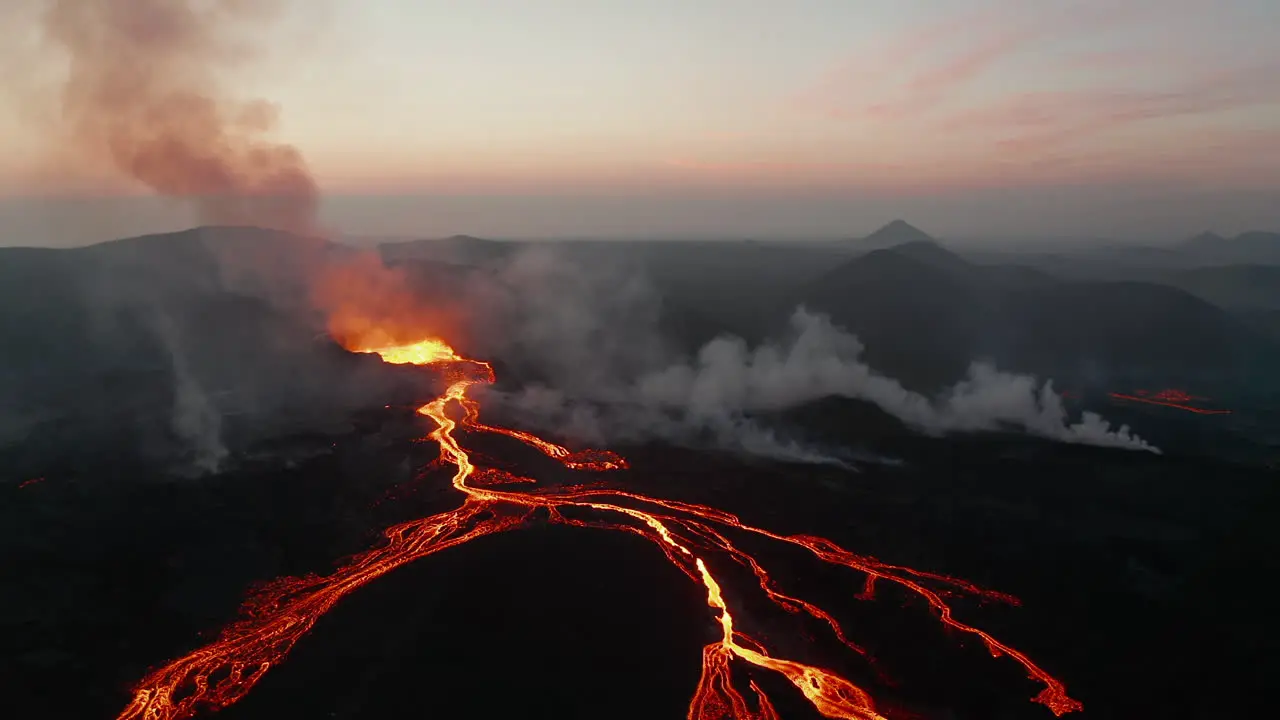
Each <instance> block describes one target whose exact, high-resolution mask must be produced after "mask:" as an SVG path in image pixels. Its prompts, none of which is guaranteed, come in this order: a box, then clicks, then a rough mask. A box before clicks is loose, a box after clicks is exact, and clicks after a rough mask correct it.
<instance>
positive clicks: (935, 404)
mask: <svg viewBox="0 0 1280 720" xmlns="http://www.w3.org/2000/svg"><path fill="white" fill-rule="evenodd" d="M587 264H589V265H590V267H589V270H587V269H586V268H584V267H583V266H584V265H587ZM640 277H642V275H641V274H640V273H638V272H636V269H635V268H628V267H623V266H621V265H619V264H618V263H617V262H616V261H612V262H611V261H610V260H609V258H608V257H607V256H602V257H599V258H595V257H593V258H592V259H591V260H590V261H588V262H585V263H584V262H581V261H580V262H572V261H570V259H568V258H566V257H564V256H563V254H562V253H555V252H553V251H551V250H548V249H545V248H544V249H537V250H534V251H531V252H526V253H520V254H518V255H516V256H515V258H514V259H512V260H511V261H510V262H508V263H507V264H505V265H503V266H502V267H501V268H500V269H499V270H497V271H496V274H495V277H494V278H492V280H493V282H489V283H482V284H481V286H482V287H484V288H485V289H484V291H483V297H482V298H479V303H480V304H481V305H487V307H488V313H487V314H490V316H491V317H495V316H496V317H500V318H501V320H500V321H499V322H497V323H496V327H501V328H502V329H503V330H502V331H501V332H500V333H496V334H495V336H494V337H491V338H488V339H487V342H483V343H482V344H484V345H487V346H488V347H485V348H484V349H483V350H484V351H485V352H487V353H489V356H492V357H519V358H522V359H523V362H524V363H525V365H526V366H527V367H526V368H525V369H526V370H528V369H532V373H526V374H532V375H533V376H535V377H536V378H537V379H536V380H534V381H532V382H530V383H528V384H526V385H525V386H524V387H522V388H520V389H518V390H514V391H513V390H507V391H493V394H495V395H496V396H497V398H498V399H499V400H500V401H501V402H502V404H503V406H504V408H505V409H507V410H508V411H509V412H512V413H513V414H516V415H518V416H519V417H520V420H521V421H522V422H527V423H531V424H534V425H537V426H541V427H543V428H547V429H553V430H555V431H558V432H560V433H563V434H566V435H569V436H572V437H576V438H580V439H582V440H584V441H589V442H610V441H613V442H617V441H634V440H643V439H663V440H667V441H675V442H691V441H703V442H711V443H713V444H716V445H719V446H722V447H730V448H737V449H741V450H745V451H747V452H751V453H754V454H762V455H768V456H774V457H780V458H785V459H791V460H800V461H812V462H817V461H823V460H825V459H828V456H827V455H826V454H824V453H822V452H819V451H816V450H813V449H810V448H807V447H805V446H804V445H802V444H798V443H795V442H788V441H784V440H783V439H781V438H779V437H778V436H777V435H776V434H775V433H773V432H772V431H770V430H768V429H766V428H764V427H762V426H761V425H759V424H758V423H757V422H755V421H753V420H752V415H753V414H755V415H758V414H762V413H768V412H771V411H781V410H786V409H789V408H793V407H797V406H800V405H803V404H805V403H808V402H812V401H815V400H819V399H821V398H826V397H832V396H835V397H843V398H852V399H858V400H864V401H867V402H870V403H873V404H875V405H876V406H878V407H880V408H881V409H883V410H884V411H885V412H887V413H889V414H891V415H893V416H894V417H896V418H898V419H900V420H901V421H902V422H903V423H905V424H907V425H909V426H911V427H913V428H916V429H917V430H919V431H921V432H925V433H929V434H943V433H947V432H975V431H989V430H1010V429H1018V430H1022V431H1025V432H1027V433H1030V434H1032V435H1036V436H1039V437H1044V438H1048V439H1052V440H1058V441H1062V442H1070V443H1082V444H1089V445H1100V446H1107V447H1116V448H1127V449H1134V450H1146V451H1151V452H1159V451H1158V450H1157V449H1156V448H1154V447H1152V446H1151V445H1149V444H1148V443H1147V442H1145V441H1144V440H1142V439H1141V438H1140V437H1138V436H1136V435H1134V434H1133V433H1132V432H1131V431H1130V430H1129V428H1128V427H1126V426H1121V427H1119V428H1112V426H1111V425H1110V424H1109V423H1108V422H1107V421H1105V420H1104V419H1103V418H1101V417H1100V416H1098V415H1096V414H1094V413H1088V412H1086V413H1084V414H1083V416H1082V417H1081V418H1080V419H1079V420H1078V421H1074V422H1073V421H1072V420H1071V418H1070V417H1069V415H1068V413H1067V410H1066V408H1065V407H1064V406H1063V403H1062V400H1061V398H1060V397H1059V396H1058V394H1057V393H1055V392H1054V390H1053V385H1052V382H1043V383H1041V382H1039V381H1038V380H1037V379H1036V378H1033V377H1031V376H1027V375H1017V374H1011V373H1006V372H1001V371H999V370H997V369H996V368H994V367H992V366H991V365H988V364H983V363H975V364H974V365H973V366H972V367H971V368H970V369H969V373H968V376H967V377H966V378H965V379H964V380H963V381H961V382H959V383H958V384H956V385H955V386H954V387H952V388H950V389H948V390H947V391H946V392H944V393H942V394H941V395H939V396H938V397H935V398H929V397H926V396H924V395H921V394H919V393H916V392H913V391H911V390H908V389H906V388H904V387H903V386H902V384H901V383H899V382H898V381H897V380H894V379H893V378H890V377H886V376H884V375H881V374H878V373H877V372H875V371H874V370H873V369H871V367H870V366H868V365H867V364H866V363H864V362H863V361H862V360H861V356H862V351H863V346H862V343H861V342H860V341H859V340H858V338H857V337H855V336H854V335H852V334H851V333H849V332H847V331H845V330H843V329H841V328H839V327H836V326H834V325H833V324H832V323H831V322H830V321H829V320H828V319H827V318H826V317H825V316H822V315H817V314H814V313H810V312H808V311H806V310H805V309H804V308H798V309H796V311H795V312H794V314H793V315H792V317H791V321H790V327H789V332H788V334H787V336H786V337H785V338H782V339H781V340H779V341H776V342H766V343H763V344H761V345H759V346H757V347H749V346H748V344H747V343H746V342H745V341H744V340H742V339H740V338H737V337H726V336H722V337H718V338H716V339H714V340H711V341H710V342H708V343H706V344H705V345H704V346H703V347H702V348H701V349H700V350H699V351H698V352H697V353H696V354H695V356H694V357H692V358H689V357H679V356H678V355H677V354H676V353H674V352H672V351H671V349H670V348H669V347H667V345H666V344H665V343H664V341H663V340H662V337H663V332H662V328H660V327H659V324H660V319H659V318H660V316H661V313H660V312H659V311H660V308H661V302H660V300H659V298H658V297H657V296H656V294H655V293H653V292H652V290H651V289H649V287H648V286H647V285H646V284H645V283H644V282H642V281H641V280H638V279H637V278H640ZM857 440H858V439H857V438H856V437H855V438H850V441H851V443H854V442H857Z"/></svg>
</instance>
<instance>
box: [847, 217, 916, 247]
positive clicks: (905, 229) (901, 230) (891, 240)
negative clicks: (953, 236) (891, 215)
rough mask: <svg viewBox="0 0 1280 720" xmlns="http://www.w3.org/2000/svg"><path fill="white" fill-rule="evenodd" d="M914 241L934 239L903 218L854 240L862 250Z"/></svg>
mask: <svg viewBox="0 0 1280 720" xmlns="http://www.w3.org/2000/svg"><path fill="white" fill-rule="evenodd" d="M916 242H928V243H932V242H934V239H933V238H932V237H930V236H929V234H928V233H926V232H924V231H923V230H920V229H919V228H916V227H914V226H913V225H911V224H909V223H907V222H906V221H905V220H894V221H893V222H891V223H889V224H888V225H885V226H884V227H882V228H880V229H879V230H876V231H875V232H873V233H871V234H870V235H868V236H866V237H864V238H862V239H861V240H856V241H855V243H856V244H857V245H858V247H859V248H861V249H864V250H881V249H885V248H891V247H894V246H896V245H905V244H907V243H916Z"/></svg>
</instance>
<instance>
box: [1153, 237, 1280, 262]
mask: <svg viewBox="0 0 1280 720" xmlns="http://www.w3.org/2000/svg"><path fill="white" fill-rule="evenodd" d="M1178 249H1179V250H1181V251H1182V252H1184V253H1186V254H1188V255H1190V256H1192V257H1193V258H1194V259H1195V260H1197V261H1198V262H1201V263H1213V264H1268V265H1280V233H1274V232H1263V231H1257V230H1255V231H1250V232H1244V233H1240V234H1239V235H1236V236H1235V237H1233V238H1229V239H1228V238H1224V237H1222V236H1221V235H1217V234H1215V233H1212V232H1204V233H1200V234H1199V235H1196V236H1195V237H1193V238H1191V239H1189V240H1187V241H1185V242H1183V243H1182V244H1181V245H1179V246H1178Z"/></svg>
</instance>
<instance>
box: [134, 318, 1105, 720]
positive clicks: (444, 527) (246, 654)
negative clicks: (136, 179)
mask: <svg viewBox="0 0 1280 720" xmlns="http://www.w3.org/2000/svg"><path fill="white" fill-rule="evenodd" d="M358 349H359V350H361V351H363V352H374V353H377V354H379V355H381V356H382V358H383V359H384V360H385V361H387V362H390V363H398V364H405V363H410V364H415V365H432V366H434V367H436V368H438V369H440V370H442V371H443V372H444V373H445V374H446V376H447V378H448V380H449V384H448V388H447V390H446V391H445V392H444V394H443V395H441V396H440V397H438V398H436V399H435V400H434V401H432V402H430V403H428V404H427V405H424V406H422V407H421V408H419V410H418V412H419V413H420V414H422V415H425V416H427V417H429V418H431V419H432V420H434V421H435V429H434V430H432V432H431V433H430V436H429V437H430V439H431V440H434V441H435V442H436V443H437V444H438V445H439V447H440V452H441V457H442V459H444V460H446V461H448V462H449V463H452V464H453V465H454V466H455V468H456V470H455V472H454V474H453V481H452V484H453V487H454V489H456V490H457V492H458V493H459V495H460V497H461V500H462V503H461V505H460V506H459V507H457V508H456V509H454V510H450V511H448V512H444V513H440V514H438V515H433V516H431V517H427V518H422V519H419V520H414V521H411V522H406V523H402V524H400V525H396V526H394V527H391V528H388V529H387V530H386V531H385V532H384V535H385V539H386V542H385V543H383V544H381V545H379V546H378V547H376V548H374V549H372V550H369V551H367V552H365V553H363V554H361V555H358V556H356V557H354V558H353V559H351V560H350V561H349V562H347V563H346V564H345V565H343V566H341V567H340V568H338V569H337V570H336V571H334V572H333V573H332V574H330V575H327V576H324V577H316V576H310V577H302V578H281V579H277V580H275V581H273V582H271V583H269V584H267V585H266V586H264V587H263V588H262V589H261V590H259V591H258V592H257V593H256V594H254V595H253V596H252V597H250V598H249V599H248V600H247V601H246V602H245V604H244V606H243V608H242V612H241V617H240V619H238V620H237V621H235V622H234V623H232V624H231V625H229V626H227V627H226V628H224V629H223V630H222V632H221V633H220V635H219V636H218V638H217V639H216V640H215V641H214V642H212V643H210V644H208V645H206V646H204V647H201V648H198V649H196V650H193V651H192V652H190V653H188V654H187V655H184V656H182V657H179V658H177V659H175V660H173V661H171V662H169V663H168V664H166V665H163V666H161V667H158V668H156V669H154V670H152V671H151V672H150V673H149V674H147V675H146V676H145V677H144V678H142V680H141V681H139V682H138V684H137V685H136V687H135V688H134V690H133V697H132V700H131V702H130V703H129V704H128V706H127V707H125V708H124V710H123V711H122V712H121V713H120V715H119V718H120V720H176V719H178V718H187V717H192V716H193V715H195V714H197V713H199V712H204V711H211V710H216V709H218V708H222V707H226V706H227V705H230V704H232V703H234V702H236V701H237V700H239V699H241V698H242V697H244V696H245V695H246V694H247V693H248V692H249V691H250V690H251V689H252V688H253V686H254V685H255V684H256V683H257V682H258V680H260V679H261V678H262V677H263V675H264V674H265V673H267V672H268V671H269V670H270V669H271V668H272V666H274V665H277V664H279V663H280V662H282V661H283V660H284V658H285V657H286V656H287V655H288V653H289V651H290V650H291V649H292V647H293V646H294V644H295V643H296V642H297V641H298V639H299V638H301V637H302V636H303V635H304V634H305V633H306V632H307V631H308V630H310V629H311V627H312V626H313V625H314V624H315V622H316V620H317V619H318V618H320V616H321V615H323V614H324V613H325V612H326V611H328V610H329V609H330V608H332V607H333V606H334V604H335V603H337V602H338V601H339V600H341V599H342V598H343V597H344V596H345V595H347V594H348V593H350V592H352V591H354V590H356V589H358V588H360V587H361V586H363V585H365V584H366V583H369V582H371V581H373V580H375V579H377V578H378V577H380V576H382V575H384V574H386V573H388V572H391V571H393V570H395V569H396V568H399V567H401V566H403V565H406V564H408V563H411V562H414V561H417V560H420V559H421V558H424V557H426V556H428V555H431V554H433V553H436V552H440V551H442V550H447V549H449V548H452V547H456V546H458V545H462V544H463V543H466V542H469V541H471V540H474V539H476V538H478V537H481V536H484V535H490V534H493V533H499V532H503V531H505V530H510V529H513V528H516V527H519V526H521V525H524V524H526V523H529V522H532V521H534V520H535V518H549V519H550V520H551V521H552V522H557V523H563V524H567V525H575V526H580V527H590V528H597V529H600V530H611V531H616V532H627V533H633V534H636V535H639V536H641V537H644V538H646V539H648V540H650V541H651V542H653V543H654V545H655V546H656V547H657V548H658V549H659V550H661V551H662V553H663V554H664V555H665V556H666V558H667V559H668V560H669V561H670V562H671V563H672V564H673V565H675V566H676V567H677V568H679V569H680V570H681V571H683V572H684V573H685V575H687V576H688V577H689V578H690V580H691V581H693V582H695V583H698V584H700V585H701V586H702V587H703V588H704V589H705V590H706V597H707V604H708V606H709V607H710V608H711V609H712V612H713V613H714V615H715V617H716V623H717V624H718V625H719V627H720V631H721V632H720V633H719V639H718V640H717V641H716V642H714V643H712V644H710V645H707V646H706V647H705V648H704V649H703V653H702V677H701V679H700V680H699V681H698V683H697V685H696V686H695V688H694V690H693V698H692V700H691V701H690V704H689V711H688V718H689V720H776V718H778V713H777V711H776V710H775V709H774V705H773V704H772V703H771V702H770V700H769V698H768V696H767V695H766V694H765V692H764V691H763V690H762V689H761V688H760V686H759V685H757V684H756V683H755V682H754V681H751V680H746V681H745V682H744V681H743V679H741V678H735V675H734V672H735V669H740V668H742V667H744V666H748V665H753V666H755V667H757V668H759V669H761V670H763V671H768V672H774V673H777V674H779V675H781V676H782V677H784V678H786V679H787V680H788V681H790V682H791V683H792V684H793V685H794V686H795V687H796V688H797V689H798V690H799V691H800V693H802V694H803V695H804V697H805V698H806V699H807V700H808V701H809V702H810V703H812V705H813V707H814V708H815V709H816V710H817V711H818V712H819V713H821V714H822V715H823V716H825V717H829V718H849V719H851V720H875V719H878V718H883V717H884V716H883V715H881V714H880V711H879V710H878V709H877V707H876V704H875V702H874V701H873V699H872V698H871V697H870V695H869V694H868V693H867V692H866V691H864V690H862V689H861V688H859V687H857V686H855V685H854V684H853V683H851V682H850V681H849V680H846V679H845V678H843V677H841V676H840V675H838V674H836V673H835V672H832V671H830V670H826V669H823V668H821V667H816V666H812V665H807V664H804V663H801V662H797V661H795V660H790V659H787V658H783V657H778V656H776V655H773V654H771V653H770V651H769V649H768V648H767V647H765V646H764V644H763V643H761V642H759V641H757V640H753V639H752V638H751V636H749V635H747V634H746V633H744V632H743V630H742V629H740V628H739V627H737V626H736V625H735V623H734V616H733V615H732V614H731V613H730V610H729V605H730V604H731V603H730V602H728V601H726V595H728V594H729V590H730V589H729V588H726V587H724V586H722V585H721V583H720V581H719V580H717V579H716V577H715V575H714V574H713V573H712V572H711V570H710V569H709V567H708V561H709V559H710V558H712V557H713V556H714V557H715V558H717V559H718V560H721V561H725V560H728V561H731V562H734V563H737V564H739V565H740V566H742V567H743V568H745V569H747V570H750V572H751V573H752V574H753V575H754V577H755V580H756V581H757V582H758V585H759V587H758V590H759V591H760V592H763V593H764V596H765V597H767V598H768V599H769V600H771V601H772V602H773V603H774V604H775V605H777V606H778V607H780V608H782V609H783V610H785V611H787V612H791V613H805V614H807V615H810V616H812V617H813V618H815V619H816V620H818V621H820V622H822V623H824V624H825V625H826V626H828V627H829V629H830V631H831V632H832V633H833V635H834V637H835V638H837V639H839V641H840V642H842V643H843V644H844V646H845V647H847V648H848V649H849V650H850V651H851V652H857V653H862V652H863V651H862V650H861V649H860V648H859V647H858V646H857V645H856V644H854V643H853V642H852V641H850V640H849V639H848V638H847V637H846V635H845V632H844V630H843V629H842V628H841V626H840V624H839V623H838V622H837V621H836V620H835V618H834V617H832V616H831V615H830V614H829V613H827V612H826V611H825V610H823V609H822V608H820V607H818V606H816V605H814V604H812V603H809V602H806V601H805V600H802V599H800V598H797V597H793V596H791V595H788V594H786V593H785V592H784V591H783V590H782V589H780V588H779V587H778V585H777V584H776V582H775V581H774V580H773V578H772V577H771V576H770V575H769V573H768V572H767V571H766V569H765V568H764V567H763V565H762V564H761V563H760V562H759V561H757V559H756V558H755V557H753V556H752V555H750V554H748V553H747V552H745V551H743V550H741V549H740V548H739V547H738V546H737V545H735V544H734V542H733V541H732V539H731V537H732V536H733V535H734V534H747V535H756V536H761V537H764V538H768V539H770V540H773V541H776V542H778V543H786V544H790V545H793V546H797V547H799V548H803V549H804V550H806V551H808V552H809V553H811V554H812V555H813V556H815V557H816V558H818V559H819V560H822V561H824V562H827V563H830V564H833V565H840V566H844V567H846V568H848V569H849V570H852V571H855V572H857V573H860V574H861V578H862V582H861V585H862V587H863V590H862V591H860V593H859V594H860V596H861V597H870V594H871V591H872V590H873V589H874V587H875V585H876V584H877V583H883V582H887V583H893V584H896V585H898V586H900V587H902V588H904V589H906V590H907V591H909V592H911V593H914V594H915V595H917V596H919V597H920V598H922V599H923V600H925V601H926V602H927V603H928V604H929V605H930V606H931V607H932V609H933V611H934V612H935V614H936V616H937V617H938V619H939V620H940V621H941V622H942V623H944V624H945V625H947V626H949V627H950V628H952V629H953V630H955V631H959V632H962V633H966V634H970V635H973V636H976V637H977V638H979V639H980V640H981V641H982V642H983V643H984V644H985V645H986V647H987V649H988V650H989V651H990V652H991V654H992V655H993V656H1006V657H1008V658H1010V659H1011V660H1013V661H1014V662H1017V663H1018V664H1020V665H1021V666H1022V667H1023V668H1024V669H1025V670H1026V672H1027V674H1028V675H1029V676H1030V677H1031V678H1032V679H1033V680H1035V681H1037V682H1038V683H1039V684H1040V685H1041V686H1042V690H1041V692H1040V693H1039V695H1037V696H1036V697H1035V698H1034V700H1035V701H1036V702H1039V703H1041V704H1043V705H1044V706H1045V707H1047V708H1048V709H1049V710H1050V711H1052V712H1053V713H1054V714H1055V715H1063V714H1065V713H1068V712H1072V711H1075V710H1079V709H1080V708H1081V705H1080V703H1079V702H1077V701H1076V700H1074V699H1072V698H1071V697H1069V696H1068V695H1067V693H1066V689H1065V688H1064V687H1063V685H1062V683H1061V682H1059V681H1058V680H1056V679H1055V678H1053V677H1052V676H1050V675H1049V674H1048V673H1046V672H1045V671H1044V670H1042V669H1040V667H1039V666H1037V665H1036V664H1035V663H1034V662H1033V661H1032V660H1031V659H1030V658H1028V657H1027V656H1026V655H1024V654H1023V653H1021V652H1019V651H1018V650H1016V649H1014V648H1012V647H1009V646H1008V645H1005V644H1004V643H1002V642H1000V641H999V640H997V639H996V638H994V637H992V636H991V635H989V634H987V633H986V632H984V631H982V630H980V629H978V628H976V627H973V626H970V625H967V624H965V623H964V622H963V621H961V620H958V619H956V618H955V617H954V615H953V612H952V608H951V606H950V605H949V604H948V603H947V601H946V600H945V599H944V597H945V596H950V595H955V594H968V595H977V596H981V597H984V598H987V599H993V600H998V601H1002V602H1009V603H1016V602H1017V600H1016V599H1014V598H1012V597H1010V596H1008V595H1004V594H1002V593H997V592H993V591H990V590H985V589H982V588H979V587H977V586H975V585H973V584H972V583H969V582H966V581H964V580H960V579H957V578H952V577H947V576H944V575H938V574H934V573H929V572H923V571H919V570H913V569H911V568H906V567H900V566H895V565H889V564H885V563H882V562H880V561H878V560H875V559H874V558H870V557H866V556H861V555H857V554H855V553H852V552H850V551H848V550H845V549H844V548H841V547H839V546H837V545H836V544H834V543H832V542H830V541H828V540H825V539H823V538H819V537H812V536H804V535H791V536H788V535H780V534H776V533H773V532H771V531H769V530H766V529H763V528H759V527H755V526H752V525H749V524H747V523H745V522H743V521H742V520H740V519H739V518H738V517H737V516H735V515H732V514H729V513H727V512H723V511H720V510H717V509H715V508H712V507H707V506H704V505H697V504H692V503H685V502H677V501H671V500H663V499H660V498H652V497H647V496H645V495H641V494H638V493H633V492H628V491H623V490H616V489H609V488H605V487H592V486H589V485H588V486H583V485H579V486H573V487H564V488H560V487H557V488H551V487H545V486H539V485H538V484H537V483H536V482H535V481H533V480H532V479H530V478H522V477H518V476H514V475H507V474H506V473H504V472H503V471H498V470H493V469H487V468H482V467H477V466H476V465H474V464H473V463H472V461H471V458H470V456H469V454H468V452H467V450H466V449H465V448H463V447H462V446H461V445H460V444H459V442H458V440H457V439H456V437H455V435H454V431H455V430H456V429H457V427H458V425H459V424H462V425H463V426H464V427H465V428H467V429H468V430H471V431H474V432H491V433H501V434H504V435H507V436H509V437H512V438H515V439H517V440H520V441H522V442H525V443H527V444H529V445H530V446H532V447H534V448H536V449H538V450H540V451H541V452H543V453H545V454H546V455H547V456H549V457H551V458H554V459H556V460H558V461H560V462H561V463H563V464H564V465H565V466H566V467H569V468H571V469H576V470H587V471H593V472H604V471H609V470H616V469H621V468H625V467H626V461H625V460H623V459H622V458H621V457H619V456H617V455H616V454H613V453H611V452H608V451H601V450H586V451H581V452H570V451H569V450H568V449H566V448H563V447H561V446H559V445H555V444H553V443H549V442H546V441H544V440H542V439H540V438H538V437H536V436H534V435H531V434H528V433H524V432H521V431H518V430H509V429H505V428H499V427H492V426H488V425H484V424H482V423H481V422H480V419H479V410H480V408H479V406H478V405H477V403H476V401H475V400H473V399H471V398H469V397H468V395H467V391H468V390H469V389H470V388H471V387H472V386H474V385H477V384H486V383H492V382H493V379H494V378H493V369H492V367H491V366H490V365H489V364H487V363H484V362H478V361H472V360H468V359H465V358H461V357H459V356H458V355H457V354H455V353H454V351H453V350H452V349H451V348H449V347H448V346H447V345H445V344H444V343H442V342H440V341H436V340H429V341H424V342H421V343H417V344H414V345H405V346H397V347H389V348H358ZM454 404H456V405H458V406H460V407H461V409H462V410H463V413H462V416H461V419H460V420H454V419H452V418H451V417H449V415H448V414H447V412H446V410H447V409H448V408H449V407H450V406H451V405H454ZM494 478H497V479H498V480H499V482H497V483H494V482H493V480H494ZM498 485H501V486H516V487H521V488H527V489H522V490H520V491H512V490H506V489H501V488H500V487H497V486H498Z"/></svg>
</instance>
